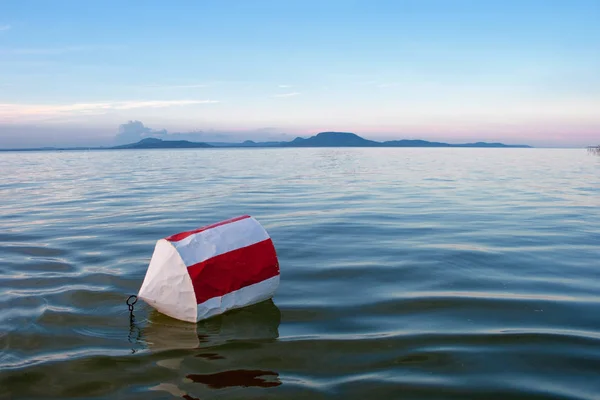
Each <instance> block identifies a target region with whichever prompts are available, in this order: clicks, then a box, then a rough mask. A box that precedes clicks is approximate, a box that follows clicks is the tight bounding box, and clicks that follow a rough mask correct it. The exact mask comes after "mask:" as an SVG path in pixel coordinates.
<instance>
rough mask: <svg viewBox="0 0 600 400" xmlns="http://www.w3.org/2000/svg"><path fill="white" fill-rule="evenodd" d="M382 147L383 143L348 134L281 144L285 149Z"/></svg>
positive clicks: (333, 133) (326, 133)
mask: <svg viewBox="0 0 600 400" xmlns="http://www.w3.org/2000/svg"><path fill="white" fill-rule="evenodd" d="M380 145H381V143H378V142H375V141H372V140H367V139H364V138H362V137H360V136H358V135H357V134H354V133H348V132H321V133H319V134H318V135H316V136H312V137H309V138H308V139H304V138H301V137H298V138H296V139H294V140H292V141H291V142H284V143H282V144H281V146H285V147H374V146H380Z"/></svg>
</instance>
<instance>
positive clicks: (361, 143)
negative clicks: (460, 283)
mask: <svg viewBox="0 0 600 400" xmlns="http://www.w3.org/2000/svg"><path fill="white" fill-rule="evenodd" d="M256 147H480V148H531V146H527V145H509V144H503V143H486V142H476V143H464V144H450V143H442V142H428V141H426V140H406V139H405V140H388V141H385V142H376V141H374V140H368V139H365V138H362V137H360V136H358V135H357V134H355V133H350V132H321V133H319V134H317V135H315V136H311V137H309V138H301V137H297V138H296V139H294V140H292V141H290V142H254V141H252V140H246V141H245V142H242V143H225V142H215V143H212V142H211V143H204V142H190V141H187V140H162V139H156V138H146V139H143V140H140V141H139V142H137V143H131V144H125V145H121V146H114V147H95V148H89V147H88V148H60V149H58V148H38V149H12V151H34V150H37V151H40V150H111V149H123V150H126V149H197V148H256ZM6 150H8V149H5V151H6Z"/></svg>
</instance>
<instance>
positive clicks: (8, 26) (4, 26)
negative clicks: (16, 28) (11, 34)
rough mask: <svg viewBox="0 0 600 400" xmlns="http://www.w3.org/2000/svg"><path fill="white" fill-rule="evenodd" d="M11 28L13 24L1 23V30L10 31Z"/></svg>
mask: <svg viewBox="0 0 600 400" xmlns="http://www.w3.org/2000/svg"><path fill="white" fill-rule="evenodd" d="M10 28H12V26H10V25H0V32H2V31H8V30H10Z"/></svg>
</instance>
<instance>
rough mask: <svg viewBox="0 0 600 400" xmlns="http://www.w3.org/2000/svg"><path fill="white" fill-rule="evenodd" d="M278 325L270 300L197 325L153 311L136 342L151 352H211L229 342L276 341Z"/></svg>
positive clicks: (275, 312) (276, 315) (277, 309)
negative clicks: (208, 349)
mask: <svg viewBox="0 0 600 400" xmlns="http://www.w3.org/2000/svg"><path fill="white" fill-rule="evenodd" d="M280 323H281V312H280V311H279V308H277V306H276V305H275V303H274V302H273V300H272V299H269V300H266V301H263V302H261V303H258V304H254V305H252V306H249V307H245V308H242V309H238V310H232V311H230V312H227V313H225V314H222V315H217V316H215V317H213V318H210V319H207V320H204V321H200V322H198V323H197V324H191V323H189V322H184V321H179V320H176V319H173V318H171V317H169V316H166V315H164V314H161V313H159V312H158V311H156V310H154V309H152V310H151V311H150V313H149V317H148V321H147V324H146V325H145V326H144V327H143V328H140V331H141V333H140V336H139V340H140V342H143V343H144V344H145V345H146V346H147V347H148V349H149V350H151V351H152V352H159V351H165V350H173V349H203V348H213V347H215V346H218V345H220V344H223V343H227V342H232V341H250V340H275V339H277V338H278V337H279V324H280ZM199 356H202V355H199ZM204 356H206V355H204ZM216 356H218V355H217V354H215V355H213V356H212V357H216Z"/></svg>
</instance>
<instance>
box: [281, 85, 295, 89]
mask: <svg viewBox="0 0 600 400" xmlns="http://www.w3.org/2000/svg"><path fill="white" fill-rule="evenodd" d="M278 87H279V88H281V89H289V88H291V87H292V85H279V86H278Z"/></svg>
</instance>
